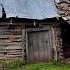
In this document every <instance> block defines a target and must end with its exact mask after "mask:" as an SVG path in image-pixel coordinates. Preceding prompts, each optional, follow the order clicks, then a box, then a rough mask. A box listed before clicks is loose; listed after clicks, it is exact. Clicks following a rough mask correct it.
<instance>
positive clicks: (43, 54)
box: [28, 31, 51, 63]
mask: <svg viewBox="0 0 70 70" xmlns="http://www.w3.org/2000/svg"><path fill="white" fill-rule="evenodd" d="M50 59H51V46H50V36H49V32H48V31H38V32H37V31H36V32H29V33H28V61H29V62H33V63H36V62H46V61H49V60H50Z"/></svg>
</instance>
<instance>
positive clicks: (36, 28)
mask: <svg viewBox="0 0 70 70" xmlns="http://www.w3.org/2000/svg"><path fill="white" fill-rule="evenodd" d="M11 19H12V22H10V20H11ZM3 21H4V22H3ZM62 55H63V52H62V39H61V29H60V23H59V20H57V18H50V19H45V20H35V21H34V20H30V19H19V18H9V19H0V59H14V58H23V59H25V60H26V61H27V62H34V63H36V62H47V61H51V60H52V59H56V60H58V59H60V60H61V59H62Z"/></svg>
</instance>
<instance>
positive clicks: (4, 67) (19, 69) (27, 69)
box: [0, 60, 70, 70]
mask: <svg viewBox="0 0 70 70" xmlns="http://www.w3.org/2000/svg"><path fill="white" fill-rule="evenodd" d="M0 70H70V64H61V63H59V62H50V63H39V64H26V65H25V64H24V61H23V60H14V61H4V60H1V61H0Z"/></svg>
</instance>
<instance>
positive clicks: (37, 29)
mask: <svg viewBox="0 0 70 70" xmlns="http://www.w3.org/2000/svg"><path fill="white" fill-rule="evenodd" d="M33 31H48V34H49V39H50V40H49V43H50V44H49V45H50V46H51V47H53V46H52V39H51V28H50V27H46V28H28V29H26V56H27V62H29V61H28V32H33Z"/></svg>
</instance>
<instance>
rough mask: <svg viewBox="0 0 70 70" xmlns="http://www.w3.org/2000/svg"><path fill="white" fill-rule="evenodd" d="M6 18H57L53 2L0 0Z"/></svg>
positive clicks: (45, 0)
mask: <svg viewBox="0 0 70 70" xmlns="http://www.w3.org/2000/svg"><path fill="white" fill-rule="evenodd" d="M0 3H2V4H3V6H4V9H5V12H6V15H7V18H9V17H16V16H18V17H19V18H29V19H45V18H52V17H59V14H58V11H57V9H56V6H55V4H54V0H0ZM0 10H1V9H0Z"/></svg>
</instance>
